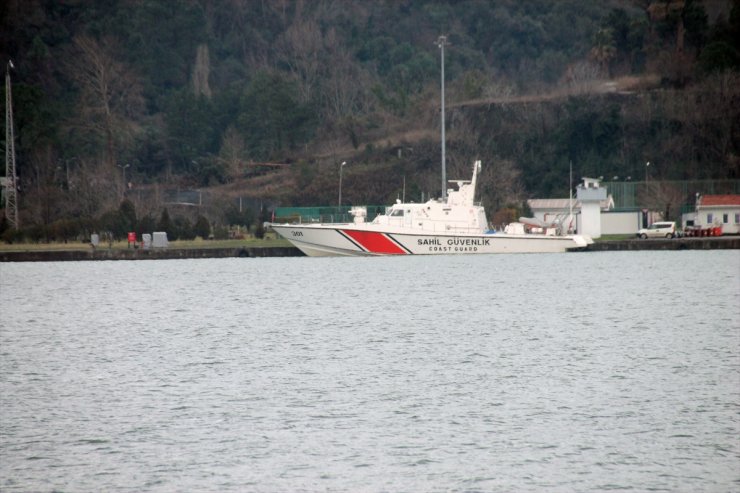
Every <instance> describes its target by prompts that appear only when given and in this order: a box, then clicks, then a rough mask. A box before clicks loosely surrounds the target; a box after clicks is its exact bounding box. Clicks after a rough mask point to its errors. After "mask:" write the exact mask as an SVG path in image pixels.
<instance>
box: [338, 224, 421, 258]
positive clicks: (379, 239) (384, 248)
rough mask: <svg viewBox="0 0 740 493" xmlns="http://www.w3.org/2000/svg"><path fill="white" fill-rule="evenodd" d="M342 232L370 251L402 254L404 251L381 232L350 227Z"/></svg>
mask: <svg viewBox="0 0 740 493" xmlns="http://www.w3.org/2000/svg"><path fill="white" fill-rule="evenodd" d="M342 233H344V234H346V235H347V236H349V237H350V238H352V239H353V240H355V241H356V242H357V243H359V244H360V245H362V246H363V247H364V248H365V249H366V250H367V251H369V252H372V253H385V254H391V255H403V254H405V253H406V252H405V251H404V250H403V249H402V248H400V247H399V246H398V245H396V244H395V243H393V242H392V241H391V240H389V239H388V238H387V237H386V236H385V235H384V234H383V233H376V232H374V231H353V230H350V229H343V230H342Z"/></svg>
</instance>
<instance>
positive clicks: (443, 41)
mask: <svg viewBox="0 0 740 493" xmlns="http://www.w3.org/2000/svg"><path fill="white" fill-rule="evenodd" d="M448 44H449V43H448V42H447V36H440V37H439V38H437V46H439V50H440V53H441V60H442V75H441V77H440V80H441V85H442V88H441V89H442V112H441V113H442V200H445V199H447V164H446V163H445V46H447V45H448Z"/></svg>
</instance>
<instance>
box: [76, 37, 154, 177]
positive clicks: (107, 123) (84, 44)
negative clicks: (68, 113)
mask: <svg viewBox="0 0 740 493" xmlns="http://www.w3.org/2000/svg"><path fill="white" fill-rule="evenodd" d="M114 44H115V43H114V42H113V41H112V40H111V39H105V40H103V41H98V40H96V39H93V38H90V37H86V36H81V37H77V38H75V39H74V47H75V50H76V53H75V54H74V55H73V56H71V57H70V60H71V62H69V63H68V64H67V66H66V71H67V73H68V75H69V76H70V77H71V79H72V80H73V81H74V82H75V83H76V84H77V86H78V87H79V90H80V104H79V106H78V111H79V114H78V115H77V118H76V120H75V122H74V126H75V127H76V128H78V129H80V130H82V131H83V132H85V133H88V134H89V135H91V136H93V137H95V138H96V140H102V141H103V142H104V153H103V155H104V163H105V164H106V165H108V167H109V168H113V167H114V165H115V162H116V148H117V145H119V144H125V143H127V142H129V141H130V140H131V139H132V138H133V136H134V134H135V133H136V131H137V130H138V125H137V119H138V117H139V116H140V115H141V113H142V112H143V108H144V99H143V96H142V87H141V83H140V81H139V78H138V77H137V76H136V75H135V74H134V72H133V71H132V70H131V68H130V67H129V66H127V65H125V64H124V63H122V62H119V61H117V60H116V59H115V57H114V55H113V53H114V48H113V46H114Z"/></svg>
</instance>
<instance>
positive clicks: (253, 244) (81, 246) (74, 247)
mask: <svg viewBox="0 0 740 493" xmlns="http://www.w3.org/2000/svg"><path fill="white" fill-rule="evenodd" d="M289 246H291V245H290V243H288V242H287V241H286V240H283V239H278V238H276V237H275V236H274V235H272V234H268V235H266V236H265V238H264V239H258V238H247V239H244V240H202V239H200V238H196V239H195V240H178V241H171V242H170V246H169V248H170V249H183V250H187V249H193V248H242V247H249V248H263V247H289ZM91 248H92V247H91V246H90V243H80V242H69V243H13V244H6V243H0V252H29V251H30V252H33V251H58V252H63V251H79V250H85V251H88V250H90V249H91ZM131 248H132V247H130V246H129V245H128V243H127V242H125V241H115V242H113V243H112V244H111V245H109V244H108V243H107V242H106V243H103V242H101V243H100V245H98V249H99V250H101V249H106V250H107V249H110V250H127V249H131Z"/></svg>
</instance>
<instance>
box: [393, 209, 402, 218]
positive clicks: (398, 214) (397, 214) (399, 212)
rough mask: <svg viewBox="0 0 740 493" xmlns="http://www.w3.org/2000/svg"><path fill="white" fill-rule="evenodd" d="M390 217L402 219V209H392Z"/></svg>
mask: <svg viewBox="0 0 740 493" xmlns="http://www.w3.org/2000/svg"><path fill="white" fill-rule="evenodd" d="M390 216H392V217H402V216H403V209H394V210H393V211H391V213H390Z"/></svg>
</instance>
